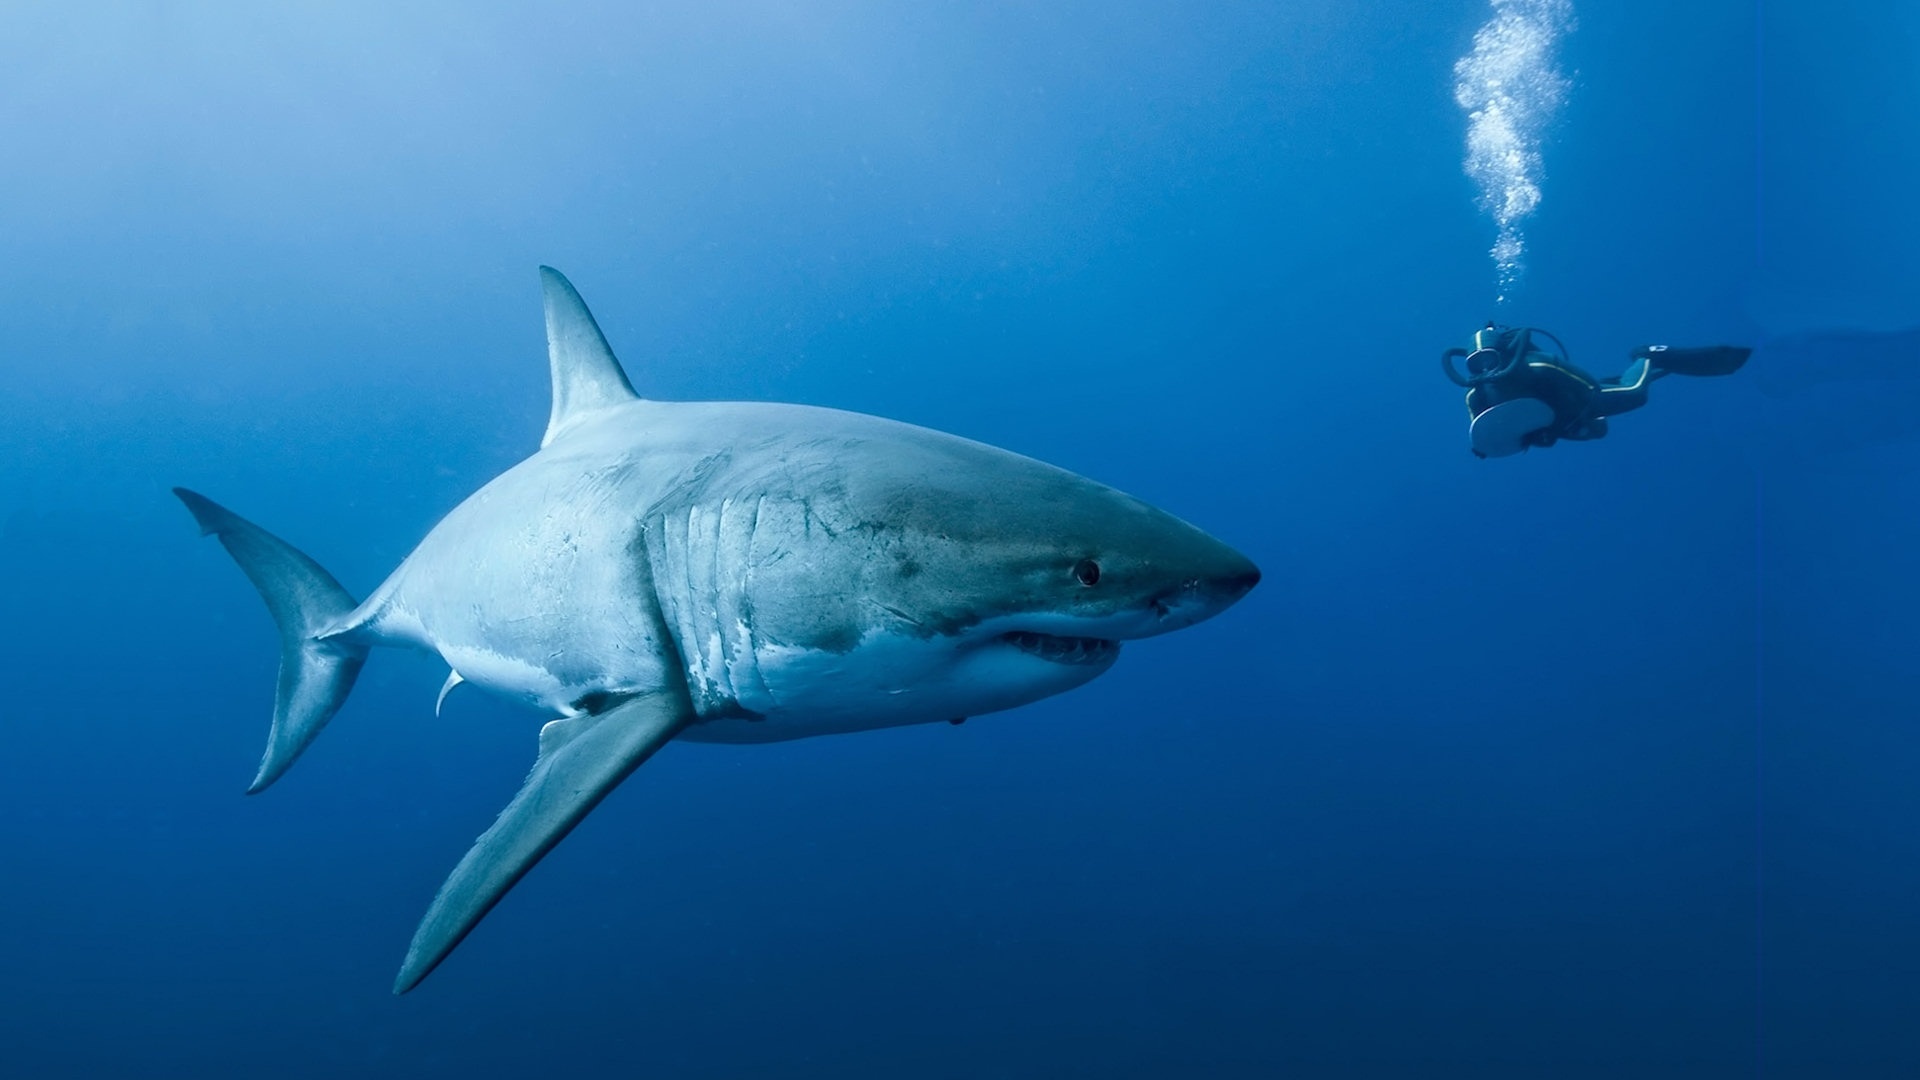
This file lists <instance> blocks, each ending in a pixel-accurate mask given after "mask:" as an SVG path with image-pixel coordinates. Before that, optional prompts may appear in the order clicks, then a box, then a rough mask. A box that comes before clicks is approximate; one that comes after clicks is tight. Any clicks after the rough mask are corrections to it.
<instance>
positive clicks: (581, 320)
mask: <svg viewBox="0 0 1920 1080" xmlns="http://www.w3.org/2000/svg"><path fill="white" fill-rule="evenodd" d="M540 291H541V293H542V294H543V296H544V297H545V300H546V309H547V362H548V364H549V366H550V367H551V369H552V374H553V411H552V412H551V413H550V414H549V415H548V417H547V433H546V435H545V436H543V437H542V438H541V439H540V445H541V447H543V448H544V447H545V446H546V445H547V444H548V443H551V442H552V441H553V440H554V439H555V438H556V437H558V436H559V434H560V433H561V432H562V431H565V430H566V429H567V428H568V427H569V426H571V425H572V423H573V422H574V421H575V420H576V419H578V418H579V417H580V416H582V415H584V414H586V413H590V412H594V411H597V410H599V409H605V408H608V407H610V406H614V405H624V404H626V403H627V402H629V401H636V400H638V399H639V397H640V395H639V394H636V393H634V392H633V384H632V383H629V382H628V381H627V373H626V372H625V371H622V370H621V369H620V361H618V360H616V359H614V356H613V349H611V348H609V347H608V345H607V338H606V335H604V334H602V333H601V332H600V324H599V323H596V322H594V321H593V312H591V311H588V310H587V303H586V301H584V300H582V299H580V294H579V292H577V291H576V290H575V289H574V287H573V283H572V282H570V281H568V280H567V278H566V275H565V274H562V273H561V272H560V271H558V270H555V269H554V268H553V267H551V266H543V267H541V268H540Z"/></svg>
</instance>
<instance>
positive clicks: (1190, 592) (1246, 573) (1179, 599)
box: [1150, 544, 1260, 634]
mask: <svg viewBox="0 0 1920 1080" xmlns="http://www.w3.org/2000/svg"><path fill="white" fill-rule="evenodd" d="M1210 554H1211V555H1212V557H1211V558H1209V559H1208V560H1207V563H1208V565H1207V566H1205V567H1204V568H1202V569H1200V570H1199V571H1198V572H1197V573H1194V574H1193V575H1191V576H1189V577H1186V578H1184V579H1183V580H1181V581H1180V583H1179V584H1178V585H1176V586H1175V587H1173V588H1171V589H1168V590H1166V591H1165V592H1162V593H1160V594H1159V595H1157V596H1155V597H1154V598H1153V599H1152V601H1151V602H1150V607H1151V608H1152V609H1153V613H1154V616H1155V625H1154V627H1153V629H1152V633H1155V634H1164V633H1166V632H1168V631H1170V630H1180V629H1183V628H1185V627H1189V626H1192V625H1193V624H1194V623H1197V622H1202V621H1204V620H1207V619H1211V618H1213V617H1214V616H1215V615H1218V614H1220V613H1221V612H1223V611H1225V610H1227V609H1228V608H1230V607H1232V606H1233V605H1234V604H1236V603H1238V602H1239V601H1240V598H1241V597H1243V596H1245V595H1247V594H1248V593H1249V592H1252V591H1253V587H1254V586H1255V585H1258V584H1260V568H1259V567H1257V566H1255V565H1253V562H1252V560H1250V559H1248V558H1247V557H1246V556H1244V555H1242V554H1240V553H1239V552H1237V551H1235V550H1233V549H1232V548H1229V547H1227V546H1226V545H1224V544H1221V545H1218V548H1217V550H1216V551H1214V552H1212V553H1210Z"/></svg>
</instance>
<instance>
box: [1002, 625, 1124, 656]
mask: <svg viewBox="0 0 1920 1080" xmlns="http://www.w3.org/2000/svg"><path fill="white" fill-rule="evenodd" d="M1001 640H1003V641H1005V642H1006V643H1007V644H1009V645H1012V646H1013V647H1014V648H1016V649H1019V650H1020V651H1021V652H1025V653H1031V654H1033V655H1034V656H1037V657H1039V658H1040V659H1042V660H1051V661H1053V662H1054V663H1056V664H1099V663H1105V662H1106V661H1108V660H1110V659H1112V658H1113V654H1114V653H1117V652H1119V651H1120V643H1119V642H1117V641H1106V640H1103V639H1101V638H1083V637H1057V636H1055V635H1053V634H1036V633H1033V632H1032V631H1028V630H1015V631H1013V632H1011V633H1007V634H1002V635H1001Z"/></svg>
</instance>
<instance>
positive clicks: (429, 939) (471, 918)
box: [393, 693, 693, 994]
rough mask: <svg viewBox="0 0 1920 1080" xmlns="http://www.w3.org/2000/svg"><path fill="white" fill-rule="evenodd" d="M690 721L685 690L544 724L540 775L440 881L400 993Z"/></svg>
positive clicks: (396, 988)
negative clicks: (608, 794)
mask: <svg viewBox="0 0 1920 1080" xmlns="http://www.w3.org/2000/svg"><path fill="white" fill-rule="evenodd" d="M692 718H693V707H692V705H691V704H690V703H689V702H688V701H687V698H686V695H684V694H681V693H657V694H643V695H640V696H639V697H634V698H629V699H627V700H626V701H623V702H621V703H620V704H618V705H615V706H613V707H612V708H610V709H608V710H606V711H605V712H601V713H598V714H593V715H586V716H575V717H569V718H567V719H564V720H555V721H553V722H552V723H550V724H548V725H547V726H546V727H544V728H541V729H540V758H539V760H538V761H536V762H535V763H534V766H533V771H532V772H531V773H529V774H528V775H527V780H526V783H524V784H522V785H521V786H520V793H519V794H517V795H515V796H514V797H513V801H512V802H510V803H508V804H507V808H506V809H505V810H503V811H501V812H500V817H499V819H498V820H497V821H495V822H494V823H493V827H492V828H489V829H488V830H487V831H486V832H485V833H482V834H481V836H480V839H479V840H477V841H475V842H474V845H473V847H472V848H470V849H468V851H467V854H466V857H465V858H463V859H461V860H460V865H459V866H456V867H454V868H453V874H452V875H451V876H450V877H448V878H447V880H446V884H444V885H442V886H440V893H439V895H438V896H435V897H434V898H433V906H432V907H430V908H428V909H427V914H426V918H424V919H422V920H421V921H420V928H419V929H418V930H416V931H414V935H413V944H412V946H411V947H409V948H408V950H407V959H406V963H404V964H402V965H401V967H400V977H399V978H398V979H396V980H395V981H394V984H393V992H394V993H396V994H404V993H406V992H407V991H409V990H411V989H413V988H414V987H415V986H417V985H419V983H420V980H422V979H424V978H426V977H427V973H428V972H431V971H432V970H433V969H434V967H435V966H437V965H438V964H439V963H440V961H442V960H444V959H446V956H447V954H448V953H450V952H452V951H453V948H454V946H456V945H458V944H460V941H461V939H462V938H465V937H466V936H467V932H468V931H470V930H472V929H473V927H474V924H475V923H478V922H479V921H480V920H481V918H482V917H484V916H485V915H486V913H487V912H488V911H490V910H492V908H493V905H494V904H496V903H498V902H499V901H500V897H501V896H503V895H505V894H506V891H507V890H508V889H511V888H513V885H514V883H515V882H517V881H519V880H520V878H521V877H522V876H523V875H524V874H526V872H527V871H528V870H529V869H531V868H532V867H533V864H534V863H536V862H539V861H540V857H541V856H543V855H545V854H546V853H547V852H549V851H551V850H553V846H554V845H555V844H557V843H559V842H560V839H561V837H564V836H566V835H567V833H568V832H569V831H571V830H572V829H573V827H574V826H575V825H578V824H579V823H580V819H581V818H584V817H586V816H587V812H588V811H590V810H592V809H593V808H594V807H595V806H597V805H599V803H600V800H601V799H603V798H605V797H606V795H607V793H608V792H610V791H612V790H613V789H614V787H615V786H617V785H618V784H619V783H620V781H622V780H624V779H626V778H627V775H628V774H629V773H631V772H633V770H634V769H636V768H638V767H639V766H640V763H641V762H643V761H645V760H647V758H649V757H651V756H652V755H653V752H654V751H656V750H658V749H660V748H661V747H662V746H665V745H666V744H667V741H668V740H670V739H672V738H673V737H674V736H675V735H677V734H679V732H680V729H681V728H683V727H685V726H686V725H687V723H688V722H689V721H690V720H692Z"/></svg>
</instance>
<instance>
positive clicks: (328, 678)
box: [173, 488, 367, 795]
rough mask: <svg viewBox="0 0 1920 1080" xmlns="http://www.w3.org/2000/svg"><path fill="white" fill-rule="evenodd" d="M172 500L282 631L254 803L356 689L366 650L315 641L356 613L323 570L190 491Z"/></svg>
mask: <svg viewBox="0 0 1920 1080" xmlns="http://www.w3.org/2000/svg"><path fill="white" fill-rule="evenodd" d="M173 493H174V494H175V495H178V496H179V497H180V501H181V502H183V503H186V504H187V509H188V510H189V511H191V512H192V513H193V517H194V520H195V521H198V522H199V523H200V532H201V535H207V534H209V533H210V534H212V535H214V536H218V537H219V538H220V543H221V544H223V545H225V546H226V549H227V551H228V552H229V553H230V554H232V555H233V560H234V561H235V562H237V563H239V564H240V569H241V570H243V571H245V572H246V575H247V577H248V578H249V579H251V580H252V581H253V587H254V588H256V589H258V590H260V596H261V598H262V599H264V600H265V601H266V602H267V610H268V611H269V612H271V613H272V614H273V621H274V624H275V625H276V626H278V627H279V629H280V681H279V686H278V688H277V690H276V693H275V697H274V703H273V729H272V731H271V732H269V733H268V735H267V753H266V756H265V757H264V758H262V759H261V761H260V772H259V774H258V775H257V776H255V777H254V778H253V784H252V785H251V786H249V787H248V788H247V794H249V795H251V794H253V793H254V792H257V791H261V790H263V789H264V788H266V787H267V785H269V784H271V783H273V782H274V781H275V780H278V779H279V778H280V774H281V773H284V772H286V771H287V768H288V766H290V765H292V764H293V762H294V759H295V758H297V757H299V756H300V752H301V751H302V750H305V749H306V748H307V744H308V743H311V742H312V741H313V738H314V736H316V735H318V734H320V729H321V728H323V727H325V726H326V724H327V721H328V720H331V719H333V714H334V713H335V712H337V711H339V708H340V703H341V702H343V701H345V700H346V699H347V692H348V691H350V690H352V689H353V680H354V678H355V677H356V676H358V675H359V674H360V665H361V664H363V663H365V662H366V659H367V649H366V647H365V646H361V645H350V644H346V643H344V642H340V641H335V640H328V639H324V638H321V637H319V636H318V635H320V634H321V633H322V632H323V631H324V630H326V629H327V628H328V627H329V626H331V625H333V624H334V623H336V622H338V621H339V620H340V618H341V617H342V616H344V615H346V614H347V613H348V612H350V611H352V610H353V609H354V606H355V605H354V600H353V597H351V596H349V595H348V594H347V590H345V589H343V588H341V587H340V583H339V582H337V581H335V580H333V575H331V574H329V573H327V572H326V571H325V570H323V569H321V567H320V564H319V563H317V562H314V561H313V560H312V559H309V558H307V557H306V556H305V555H302V554H301V553H300V552H299V551H297V550H295V549H294V548H293V546H292V545H290V544H288V543H287V542H286V541H284V540H282V539H280V538H279V537H277V536H274V535H273V534H272V533H269V532H267V531H266V530H265V529H262V528H261V527H260V526H258V525H255V524H254V523H252V522H250V521H248V520H246V519H245V518H242V517H240V516H239V515H238V514H235V513H233V512H232V511H230V510H228V509H227V508H226V507H224V506H221V505H220V504H219V503H216V502H214V501H213V500H212V499H209V498H207V497H206V496H204V495H200V494H197V493H195V492H192V491H188V490H187V489H186V488H174V489H173Z"/></svg>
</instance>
